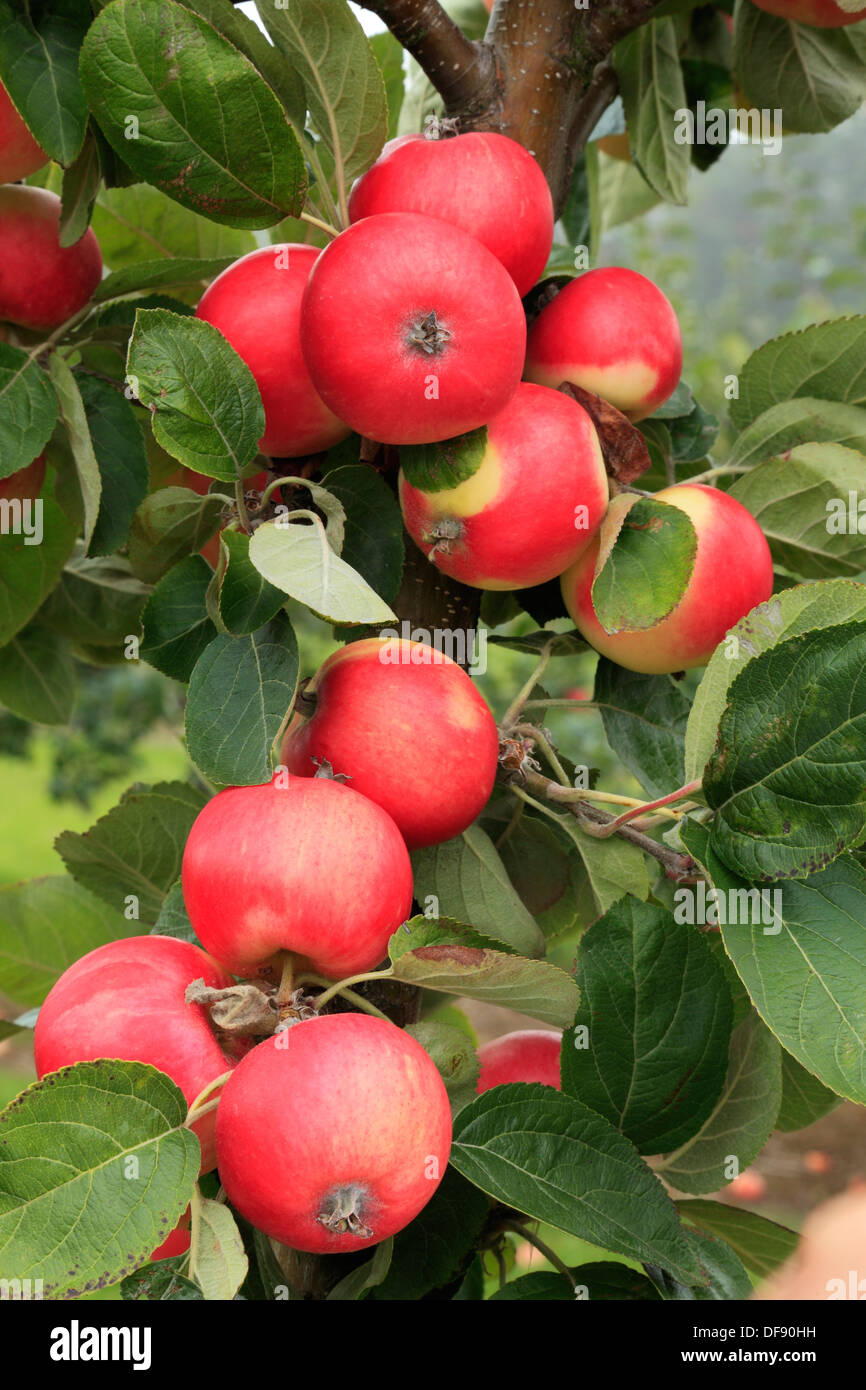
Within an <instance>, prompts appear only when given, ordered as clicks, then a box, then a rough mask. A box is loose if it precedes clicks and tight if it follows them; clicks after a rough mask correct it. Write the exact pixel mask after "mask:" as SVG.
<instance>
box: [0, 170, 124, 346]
mask: <svg viewBox="0 0 866 1390" xmlns="http://www.w3.org/2000/svg"><path fill="white" fill-rule="evenodd" d="M59 226H60V199H59V198H58V197H57V195H56V194H55V193H49V192H48V191H47V189H44V188H28V187H27V186H26V185H24V184H21V185H19V184H7V185H6V186H5V187H3V188H0V319H6V320H7V321H8V322H9V323H17V324H18V325H19V326H20V327H22V328H33V329H43V328H44V329H50V328H59V327H60V325H61V324H62V323H65V322H66V320H67V319H69V318H72V316H73V315H74V314H77V313H78V311H79V310H80V309H83V308H84V306H85V305H86V304H87V302H88V301H89V300H90V298H91V296H92V295H93V292H94V290H95V289H96V287H97V285H98V284H99V282H100V280H101V279H102V254H101V252H100V250H99V242H98V241H97V240H96V237H95V236H94V234H93V231H92V229H91V228H89V227H88V229H87V231H86V232H85V233H84V236H83V237H82V238H81V240H80V241H77V242H76V243H75V245H74V246H61V245H60V241H59Z"/></svg>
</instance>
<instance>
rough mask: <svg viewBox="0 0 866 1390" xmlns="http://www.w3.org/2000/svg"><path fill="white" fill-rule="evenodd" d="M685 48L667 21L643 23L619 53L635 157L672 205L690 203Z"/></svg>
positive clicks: (616, 54)
mask: <svg viewBox="0 0 866 1390" xmlns="http://www.w3.org/2000/svg"><path fill="white" fill-rule="evenodd" d="M679 48H680V43H679V36H678V34H677V26H676V22H675V21H674V20H673V19H671V18H664V19H654V20H650V22H649V23H648V24H643V25H641V26H640V28H638V29H635V30H634V32H633V33H631V34H629V35H628V36H627V37H626V38H624V39H622V40H621V41H620V42H619V43H618V44H617V46H616V48H615V49H614V51H613V65H614V68H615V69H616V74H617V77H618V78H619V90H620V95H621V96H622V102H623V106H624V107H625V117H626V123H627V125H628V133H629V139H630V141H631V147H632V157H633V159H634V161H635V163H636V164H637V165H638V167H639V169H640V171H641V173H642V174H643V176H644V178H645V179H646V181H647V183H648V184H649V185H650V187H651V188H652V189H653V190H654V191H655V193H657V194H658V196H659V197H661V198H664V199H666V201H667V202H669V203H684V202H685V201H686V197H687V188H688V181H689V171H690V168H691V151H690V149H689V146H688V144H687V143H679V142H678V141H677V139H676V130H677V126H678V124H679V122H678V119H677V112H679V111H682V110H683V109H684V108H685V107H686V105H687V102H686V89H685V83H684V82H683V73H682V68H681V67H680V56H679Z"/></svg>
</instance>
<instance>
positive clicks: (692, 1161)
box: [655, 1013, 782, 1193]
mask: <svg viewBox="0 0 866 1390" xmlns="http://www.w3.org/2000/svg"><path fill="white" fill-rule="evenodd" d="M781 1099H782V1069H781V1052H780V1048H779V1044H778V1043H777V1042H776V1039H775V1038H774V1037H773V1035H772V1033H771V1032H769V1030H768V1029H767V1028H765V1027H764V1025H763V1023H762V1022H761V1020H760V1019H759V1018H758V1016H757V1014H755V1013H752V1014H749V1015H748V1017H747V1018H745V1019H744V1020H743V1022H742V1023H741V1024H740V1025H739V1026H738V1027H737V1028H735V1029H734V1031H733V1033H732V1034H731V1046H730V1052H729V1054H728V1070H727V1075H726V1077H725V1084H724V1088H723V1090H722V1093H721V1095H720V1096H719V1099H718V1100H717V1102H716V1104H715V1107H714V1109H713V1110H712V1112H711V1114H710V1115H709V1116H708V1117H707V1119H706V1120H705V1121H704V1123H703V1125H702V1126H701V1128H700V1129H699V1130H698V1132H697V1134H694V1135H692V1137H691V1138H690V1139H687V1140H686V1142H685V1143H684V1144H681V1145H680V1147H679V1148H678V1149H676V1150H675V1151H674V1152H673V1153H670V1154H667V1155H666V1156H665V1158H664V1159H662V1160H661V1161H660V1162H659V1163H657V1164H656V1165H655V1168H656V1172H657V1173H660V1174H661V1175H662V1177H663V1178H664V1179H665V1182H668V1183H670V1184H671V1186H672V1187H675V1188H678V1189H679V1190H680V1192H694V1193H703V1192H715V1191H716V1190H717V1189H718V1188H720V1187H722V1186H723V1184H724V1183H727V1182H731V1180H732V1179H733V1178H734V1177H735V1176H736V1175H737V1174H738V1173H741V1172H742V1171H743V1170H744V1169H745V1168H748V1166H749V1164H750V1163H751V1162H752V1160H753V1159H755V1158H756V1157H757V1156H758V1154H759V1153H760V1152H761V1150H762V1148H763V1147H764V1145H765V1144H766V1142H767V1140H768V1139H769V1137H770V1134H771V1133H772V1130H773V1128H774V1126H775V1123H776V1116H777V1114H778V1113H779V1105H780V1103H781ZM734 1161H736V1162H735V1163H734Z"/></svg>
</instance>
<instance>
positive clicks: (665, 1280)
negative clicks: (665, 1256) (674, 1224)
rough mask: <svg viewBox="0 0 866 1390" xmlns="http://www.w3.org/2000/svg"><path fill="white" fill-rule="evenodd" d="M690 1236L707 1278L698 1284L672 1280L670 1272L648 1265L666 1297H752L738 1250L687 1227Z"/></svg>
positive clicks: (697, 1299)
mask: <svg viewBox="0 0 866 1390" xmlns="http://www.w3.org/2000/svg"><path fill="white" fill-rule="evenodd" d="M686 1239H687V1240H688V1243H689V1245H690V1247H691V1249H692V1251H693V1252H694V1255H695V1258H696V1259H697V1260H698V1262H699V1263H700V1266H701V1272H702V1275H703V1278H702V1279H701V1281H700V1283H698V1284H696V1285H695V1286H694V1287H691V1288H690V1287H689V1286H688V1285H687V1284H682V1283H681V1282H680V1281H679V1280H678V1279H672V1278H671V1277H670V1276H669V1275H668V1274H667V1272H666V1271H664V1270H659V1269H654V1268H653V1267H652V1266H649V1265H648V1266H647V1270H648V1272H649V1273H650V1274H651V1275H652V1277H653V1281H654V1283H655V1284H656V1287H657V1288H658V1289H659V1291H660V1293H661V1295H662V1297H663V1298H665V1299H670V1300H675V1301H678V1302H680V1301H686V1300H687V1301H689V1302H699V1303H704V1302H708V1301H719V1300H722V1301H724V1302H731V1301H737V1300H738V1299H745V1298H748V1297H749V1295H750V1294H751V1292H752V1281H751V1280H750V1278H749V1275H748V1273H747V1271H746V1267H745V1265H744V1264H743V1262H742V1260H741V1259H740V1257H739V1255H738V1254H737V1253H736V1251H735V1250H732V1249H731V1247H730V1246H729V1245H728V1244H727V1243H726V1242H725V1241H723V1240H719V1239H718V1237H717V1236H714V1235H710V1234H709V1232H707V1231H700V1230H694V1229H689V1228H686Z"/></svg>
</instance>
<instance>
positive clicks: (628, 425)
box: [558, 381, 652, 484]
mask: <svg viewBox="0 0 866 1390" xmlns="http://www.w3.org/2000/svg"><path fill="white" fill-rule="evenodd" d="M558 390H560V391H563V392H564V393H565V395H566V396H571V398H572V400H574V401H577V403H578V405H582V406H583V408H584V410H585V411H586V412H587V414H588V415H589V416H590V417H591V419H592V423H593V424H594V425H595V428H596V432H597V434H598V438H599V442H600V443H601V452H602V453H603V454H604V463H605V467H606V468H607V471H608V473H609V474H610V476H611V477H612V478H615V479H616V481H617V482H618V483H623V484H628V483H633V482H634V481H635V479H636V478H639V477H640V475H641V474H642V473H645V472H646V471H647V469H648V468H649V467H650V466H651V464H652V460H651V459H650V455H649V449H648V448H647V443H646V440H645V439H644V437H643V435H642V434H641V432H640V430H639V429H638V428H637V427H636V426H635V425H633V424H632V422H631V420H629V419H628V418H627V417H626V416H625V415H623V413H622V411H621V410H617V408H616V406H615V405H611V403H610V401H605V400H602V398H601V396H597V395H596V394H595V392H594V391H584V389H583V387H582V386H575V385H574V384H573V382H570V381H563V382H562V384H561V385H560V386H559V387H558Z"/></svg>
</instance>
